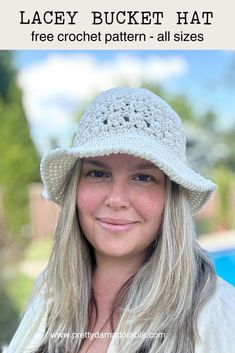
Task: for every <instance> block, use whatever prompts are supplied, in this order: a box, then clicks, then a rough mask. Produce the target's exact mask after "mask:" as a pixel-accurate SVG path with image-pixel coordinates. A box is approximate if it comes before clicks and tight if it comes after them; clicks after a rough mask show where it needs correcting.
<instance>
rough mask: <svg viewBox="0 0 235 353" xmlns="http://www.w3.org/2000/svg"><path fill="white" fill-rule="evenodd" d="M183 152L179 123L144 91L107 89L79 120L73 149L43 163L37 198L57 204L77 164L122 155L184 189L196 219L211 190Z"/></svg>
mask: <svg viewBox="0 0 235 353" xmlns="http://www.w3.org/2000/svg"><path fill="white" fill-rule="evenodd" d="M185 151H186V137H185V133H184V130H183V127H182V124H181V120H180V118H179V117H178V115H177V114H176V112H175V111H174V110H173V109H172V108H171V107H170V106H169V105H168V104H167V103H166V102H165V101H164V100H162V99H161V98H160V97H158V96H156V95H155V94H154V93H152V92H150V91H148V90H146V89H141V88H128V87H120V88H113V89H109V90H107V91H104V92H102V93H101V94H99V95H98V96H97V97H96V99H95V100H94V101H93V103H92V104H91V105H90V106H89V107H88V108H87V110H86V111H85V113H84V114H83V116H82V118H81V120H80V122H79V124H78V129H77V133H76V137H75V140H74V145H73V147H71V148H57V149H55V150H52V151H50V152H49V153H47V154H46V155H45V156H44V157H43V159H42V162H41V176H42V180H43V183H44V187H45V188H44V192H43V196H44V197H46V198H47V199H49V200H52V201H54V202H55V203H57V204H59V205H60V204H61V203H62V201H63V196H64V190H65V186H66V183H67V179H68V176H69V175H70V173H71V171H72V168H73V166H74V164H75V162H76V160H78V158H85V157H95V156H104V155H109V154H111V153H128V154H131V155H134V156H137V157H140V158H144V159H146V160H148V161H150V162H152V163H154V164H155V165H156V166H157V167H158V168H159V169H161V170H162V171H163V172H164V173H165V174H166V175H168V177H169V178H170V179H171V180H173V181H175V182H176V183H177V184H180V185H182V186H183V187H184V188H185V189H187V190H188V193H189V202H190V205H191V209H192V213H196V212H197V211H199V210H200V208H201V207H202V206H203V205H204V203H205V202H206V201H207V200H208V198H209V197H210V195H211V193H212V192H213V191H214V190H215V188H216V185H215V184H214V183H212V182H211V181H210V180H208V179H205V178H204V177H202V176H201V175H200V174H198V173H196V172H194V171H193V170H192V169H191V168H189V166H188V165H187V161H186V155H185Z"/></svg>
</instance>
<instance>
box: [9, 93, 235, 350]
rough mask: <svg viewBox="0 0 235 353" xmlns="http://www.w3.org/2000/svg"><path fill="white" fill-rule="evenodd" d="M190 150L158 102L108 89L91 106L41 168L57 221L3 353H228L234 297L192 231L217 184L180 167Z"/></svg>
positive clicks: (171, 114) (150, 97) (168, 112)
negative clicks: (66, 143) (44, 263)
mask: <svg viewBox="0 0 235 353" xmlns="http://www.w3.org/2000/svg"><path fill="white" fill-rule="evenodd" d="M185 145H186V139H185V134H184V131H183V128H182V126H181V122H180V119H179V117H178V116H177V114H176V113H175V112H174V111H173V110H172V108H171V107H170V106H169V105H168V104H167V103H165V102H164V101H163V100H162V99H161V98H159V97H157V96H156V95H154V94H153V93H152V92H150V91H148V90H145V89H134V88H114V89H111V90H108V91H105V92H103V93H101V94H100V95H98V97H97V98H96V99H95V100H94V102H93V103H92V104H91V105H90V106H89V107H88V109H87V110H86V112H85V113H84V115H83V117H82V119H81V121H80V123H79V126H78V130H77V134H76V138H75V142H74V146H73V147H72V148H59V149H56V150H54V151H52V152H49V153H48V154H47V155H46V156H45V157H44V158H43V160H42V163H41V174H42V180H43V182H44V186H45V191H44V196H45V197H46V198H48V199H49V200H52V201H54V202H55V203H57V204H58V205H60V206H61V212H60V217H59V221H58V225H57V229H56V236H55V245H54V249H53V252H52V255H51V258H50V261H49V264H48V267H47V269H46V271H45V273H44V274H43V275H41V276H40V279H39V280H38V283H37V284H36V289H35V294H34V296H33V298H32V300H31V303H30V304H29V307H28V309H27V310H26V313H25V316H24V318H23V320H22V323H21V325H20V327H19V329H18V331H17V333H16V335H15V337H14V338H13V340H12V342H11V344H10V346H9V348H8V350H7V352H8V353H11V352H14V353H17V352H22V353H24V352H37V353H39V352H48V353H52V352H53V353H54V352H63V353H75V352H81V353H85V352H87V353H94V352H95V353H106V352H108V353H122V352H125V353H126V352H128V353H135V352H139V353H140V352H141V353H143V352H146V353H147V352H148V353H157V352H162V353H176V352H177V353H209V352H210V353H215V352H216V353H218V352H219V353H228V352H234V351H235V344H234V340H232V332H233V330H234V328H235V319H234V318H235V300H234V289H233V288H232V287H231V286H230V285H228V284H227V283H226V282H224V281H222V280H220V279H217V278H216V275H215V272H214V269H213V266H212V265H211V263H210V261H209V259H208V257H207V256H206V255H205V253H204V252H203V251H202V249H201V248H200V246H199V245H198V244H197V242H196V240H195V231H194V225H193V220H192V215H193V214H195V213H196V212H197V211H198V210H199V209H201V207H202V206H203V205H204V204H205V202H206V201H207V200H208V198H209V197H210V195H211V193H212V192H213V191H214V190H215V185H214V184H213V183H212V182H211V181H210V180H207V179H205V178H204V177H202V176H200V175H199V174H197V173H195V172H194V171H193V170H191V169H190V168H189V167H188V166H187V162H186V157H185Z"/></svg>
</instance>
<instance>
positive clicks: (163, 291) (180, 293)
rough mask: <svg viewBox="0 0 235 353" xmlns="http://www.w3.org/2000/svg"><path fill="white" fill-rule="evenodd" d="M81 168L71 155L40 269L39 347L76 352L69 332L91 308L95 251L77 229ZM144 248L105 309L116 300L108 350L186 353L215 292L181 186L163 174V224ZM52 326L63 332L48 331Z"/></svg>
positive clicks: (52, 352) (80, 326)
mask: <svg viewBox="0 0 235 353" xmlns="http://www.w3.org/2000/svg"><path fill="white" fill-rule="evenodd" d="M80 172H81V161H78V162H77V163H76V165H75V167H74V169H73V171H72V173H71V175H70V176H69V177H68V180H67V183H66V187H65V194H64V195H65V196H64V201H63V205H62V208H61V212H60V216H59V220H58V224H57V228H56V232H55V242H54V248H53V251H52V255H51V257H50V260H49V263H48V267H47V271H46V275H45V284H46V288H47V294H46V300H47V302H48V306H49V312H48V317H47V329H46V332H45V335H44V339H43V342H41V346H40V347H39V348H38V350H37V352H38V353H39V352H47V353H57V352H61V353H75V352H78V351H79V348H80V347H81V346H82V344H83V340H82V338H81V336H80V337H76V339H71V337H72V335H73V333H83V332H86V331H87V330H89V329H90V323H89V319H90V313H91V311H92V310H94V311H95V308H96V306H95V298H94V295H93V289H92V278H93V275H94V272H95V267H96V263H95V256H94V251H93V249H92V247H91V245H90V244H89V243H88V241H87V240H86V238H85V236H84V235H83V233H82V230H81V228H80V225H79V221H78V214H77V208H76V195H77V184H78V181H79V178H80ZM148 250H149V251H147V252H146V254H147V255H146V260H145V261H144V263H143V264H142V266H141V268H139V270H138V271H137V273H136V274H135V275H134V276H133V277H132V278H130V279H129V280H128V281H127V282H126V283H125V285H124V286H123V287H122V288H121V290H120V291H119V293H118V295H117V298H116V299H115V301H114V310H113V312H112V314H113V313H114V311H115V310H116V309H117V308H115V305H116V306H117V305H118V306H119V308H118V309H119V310H120V318H119V322H118V324H117V327H115V328H114V331H115V335H114V336H113V338H112V341H111V343H110V347H109V352H112V353H126V352H128V353H136V352H139V353H143V352H145V353H158V352H159V353H160V352H161V353H186V352H187V353H193V352H194V348H195V342H196V341H197V340H199V339H200V338H199V336H198V331H197V321H198V316H199V313H200V312H201V310H202V308H203V306H204V305H205V303H206V302H207V301H208V299H209V298H210V297H211V296H212V294H213V293H214V291H215V283H216V276H215V272H214V268H213V266H212V264H211V262H210V260H209V259H208V257H207V256H206V254H205V253H204V252H203V250H202V249H201V248H200V246H199V245H198V244H197V242H196V236H195V230H194V223H193V219H192V215H191V211H190V205H189V202H188V193H187V190H185V189H184V188H182V187H181V186H179V185H178V184H176V183H174V182H172V181H170V179H169V178H168V177H167V181H166V202H165V210H164V215H163V220H162V224H161V227H160V229H159V230H158V231H157V232H156V240H155V241H154V243H152V244H151V246H150V247H149V249H148ZM115 303H116V304H115ZM117 303H118V304H117ZM112 314H111V319H112ZM55 332H64V333H66V335H61V337H59V335H58V336H57V337H55V336H54V335H53V334H54V333H55ZM131 333H132V334H131ZM126 337H128V339H127V338H126Z"/></svg>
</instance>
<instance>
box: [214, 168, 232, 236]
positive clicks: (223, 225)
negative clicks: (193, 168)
mask: <svg viewBox="0 0 235 353" xmlns="http://www.w3.org/2000/svg"><path fill="white" fill-rule="evenodd" d="M214 179H215V181H216V183H217V185H218V190H217V195H218V196H217V197H218V200H217V217H216V220H215V221H216V226H217V228H219V229H220V230H224V229H230V228H231V226H232V221H233V216H234V215H233V212H234V211H233V210H232V193H233V190H234V186H235V174H234V173H232V172H231V171H230V170H229V169H227V168H225V167H220V168H217V169H216V170H215V171H214Z"/></svg>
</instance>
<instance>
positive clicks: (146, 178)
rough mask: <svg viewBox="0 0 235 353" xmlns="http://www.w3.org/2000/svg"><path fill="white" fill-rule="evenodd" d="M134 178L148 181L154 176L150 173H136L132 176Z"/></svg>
mask: <svg viewBox="0 0 235 353" xmlns="http://www.w3.org/2000/svg"><path fill="white" fill-rule="evenodd" d="M134 180H136V181H141V182H150V181H153V180H154V178H153V177H152V176H151V175H147V174H138V175H136V176H135V177H134Z"/></svg>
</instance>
